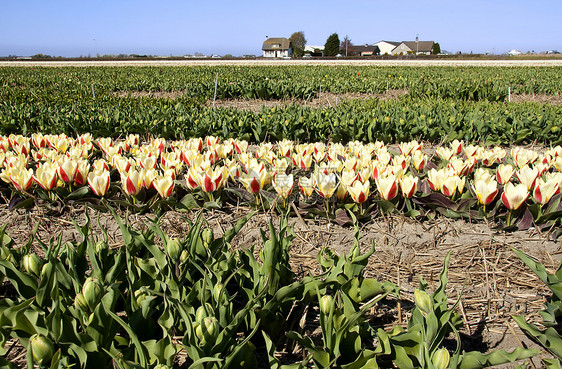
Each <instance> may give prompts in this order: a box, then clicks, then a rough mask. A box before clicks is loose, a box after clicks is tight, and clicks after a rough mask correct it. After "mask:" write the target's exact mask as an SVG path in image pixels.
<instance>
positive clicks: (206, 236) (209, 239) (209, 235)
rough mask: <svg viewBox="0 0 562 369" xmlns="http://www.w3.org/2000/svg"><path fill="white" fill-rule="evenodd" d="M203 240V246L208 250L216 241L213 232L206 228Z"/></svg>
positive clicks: (202, 235)
mask: <svg viewBox="0 0 562 369" xmlns="http://www.w3.org/2000/svg"><path fill="white" fill-rule="evenodd" d="M201 238H202V239H203V246H205V248H208V247H209V245H210V244H211V243H212V242H213V240H214V239H215V236H214V234H213V230H212V229H211V228H205V229H204V230H203V232H201Z"/></svg>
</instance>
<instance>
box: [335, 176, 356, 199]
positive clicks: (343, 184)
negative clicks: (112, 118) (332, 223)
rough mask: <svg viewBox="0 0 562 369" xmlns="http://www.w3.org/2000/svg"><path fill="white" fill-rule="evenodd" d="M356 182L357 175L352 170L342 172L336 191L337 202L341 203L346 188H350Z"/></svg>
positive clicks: (345, 194) (345, 193)
mask: <svg viewBox="0 0 562 369" xmlns="http://www.w3.org/2000/svg"><path fill="white" fill-rule="evenodd" d="M356 180H357V174H355V172H354V171H353V170H343V171H342V172H341V176H340V185H339V186H338V189H337V190H336V197H337V198H338V200H339V201H343V200H344V199H345V197H346V196H347V192H348V190H347V189H348V187H350V186H352V185H353V183H354V182H355V181H356Z"/></svg>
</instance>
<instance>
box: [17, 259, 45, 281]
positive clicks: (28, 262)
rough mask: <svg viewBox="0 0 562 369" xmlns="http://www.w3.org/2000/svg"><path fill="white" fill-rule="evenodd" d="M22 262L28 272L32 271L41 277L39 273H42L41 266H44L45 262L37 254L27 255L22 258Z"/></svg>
mask: <svg viewBox="0 0 562 369" xmlns="http://www.w3.org/2000/svg"><path fill="white" fill-rule="evenodd" d="M22 264H23V269H24V270H25V271H26V272H28V273H31V274H33V275H35V276H36V277H39V275H40V274H41V267H42V266H43V262H42V261H41V259H40V258H39V256H37V255H36V254H28V255H25V256H24V257H23V259H22Z"/></svg>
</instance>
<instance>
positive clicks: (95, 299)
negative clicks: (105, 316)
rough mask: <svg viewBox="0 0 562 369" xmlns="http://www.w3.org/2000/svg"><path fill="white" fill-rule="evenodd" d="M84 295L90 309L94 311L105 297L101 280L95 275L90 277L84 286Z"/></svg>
mask: <svg viewBox="0 0 562 369" xmlns="http://www.w3.org/2000/svg"><path fill="white" fill-rule="evenodd" d="M82 295H84V299H85V300H86V304H88V307H89V308H90V311H94V309H95V308H96V306H98V304H99V302H100V300H101V298H102V297H103V285H102V283H101V282H100V280H99V279H97V278H94V277H88V278H87V279H86V282H84V285H83V286H82Z"/></svg>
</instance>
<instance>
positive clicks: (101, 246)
mask: <svg viewBox="0 0 562 369" xmlns="http://www.w3.org/2000/svg"><path fill="white" fill-rule="evenodd" d="M108 249H109V247H108V246H107V243H105V242H103V241H101V242H98V243H96V254H99V253H101V252H105V251H107V250H108Z"/></svg>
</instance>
